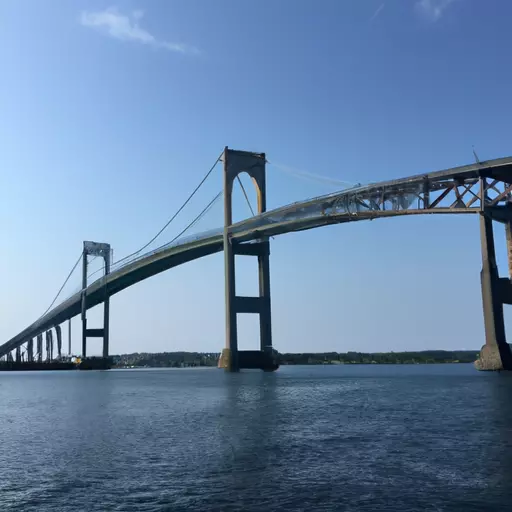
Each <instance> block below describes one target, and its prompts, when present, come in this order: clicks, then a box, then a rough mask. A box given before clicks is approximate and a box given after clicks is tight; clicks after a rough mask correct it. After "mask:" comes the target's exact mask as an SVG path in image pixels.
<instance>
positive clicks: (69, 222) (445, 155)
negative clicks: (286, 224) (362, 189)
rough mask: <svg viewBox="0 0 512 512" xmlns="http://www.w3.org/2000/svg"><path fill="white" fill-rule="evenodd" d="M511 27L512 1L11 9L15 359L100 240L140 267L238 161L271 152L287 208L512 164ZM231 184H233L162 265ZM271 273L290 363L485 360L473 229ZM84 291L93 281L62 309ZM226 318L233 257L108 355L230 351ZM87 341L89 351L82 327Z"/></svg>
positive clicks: (136, 306) (157, 309) (406, 231)
mask: <svg viewBox="0 0 512 512" xmlns="http://www.w3.org/2000/svg"><path fill="white" fill-rule="evenodd" d="M511 19H512V4H511V3H510V2H508V1H507V0H487V1H483V0H385V1H382V0H375V1H374V0H365V1H360V0H357V1H356V0H353V1H349V0H346V1H340V0H332V1H331V0H321V1H315V2H313V1H306V0H280V1H279V2H276V1H274V0H260V1H259V2H241V1H235V0H216V1H215V2H209V1H206V0H202V1H199V0H176V1H174V0H169V1H164V0H153V1H151V2H149V1H147V2H143V1H142V0H137V1H135V0H134V1H118V2H117V3H110V2H104V1H100V0H91V1H87V2H86V1H79V0H76V1H67V0H54V1H52V2H37V1H35V0H32V1H26V0H18V1H16V2H14V1H11V2H9V1H6V0H4V1H0V77H1V78H0V194H1V197H0V233H1V235H2V245H3V247H2V250H1V251H0V269H1V270H0V272H1V280H0V282H1V288H0V310H1V316H0V342H2V343H3V342H4V341H7V340H8V339H9V338H11V337H12V336H14V335H16V334H17V333H18V332H20V331H21V330H22V329H24V328H25V327H27V326H28V325H29V324H30V323H32V322H33V321H34V320H36V319H37V318H38V317H39V316H40V315H41V314H42V313H43V312H44V311H45V310H46V308H47V307H48V305H49V304H50V303H51V301H52V299H53V298H54V296H55V294H56V293H57V291H58V289H59V287H60V286H61V284H62V282H63V281H64V279H65V277H66V275H67V274H68V272H69V270H70V269H71V267H72V266H73V264H74V262H75V261H76V259H77V258H78V256H79V255H80V252H81V250H82V243H83V240H94V241H99V242H108V243H110V244H111V245H112V247H113V250H114V259H119V258H121V257H123V256H125V255H127V254H129V253H131V252H133V251H135V250H137V249H138V248H140V247H141V246H143V245H144V244H145V243H146V242H147V241H148V240H150V239H151V238H152V237H153V235H154V234H155V233H156V232H158V230H159V229H160V228H161V227H162V226H163V225H164V224H165V222H166V221H167V220H168V219H169V218H170V217H171V216H172V215H173V213H174V212H175V211H176V209H177V208H179V206H181V204H182V203H183V201H184V200H185V199H186V198H187V196H188V195H189V194H190V192H191V191H192V190H193V189H194V187H195V186H196V185H197V183H198V182H199V180H201V179H202V177H203V176H204V175H205V173H206V172H207V171H208V169H209V168H210V167H211V166H212V164H213V163H214V162H215V160H216V158H217V157H218V156H219V154H220V152H221V151H222V150H223V148H224V147H225V146H229V147H231V148H235V149H243V150H249V151H259V152H265V153H266V155H267V158H268V161H269V164H268V167H267V173H268V178H267V180H268V184H267V187H268V207H269V208H273V207H277V206H280V205H282V204H286V203H288V202H291V201H296V200H299V199H304V198H307V197H311V196H313V195H318V194H322V193H327V192H332V191H334V190H336V189H338V188H340V186H339V185H336V182H348V183H369V182H374V181H379V180H387V179H392V178H400V177H404V176H408V175H411V174H417V173H422V172H428V171H434V170H441V169H446V168H450V167H453V166H457V165H464V164H467V163H471V162H473V159H474V157H473V152H472V151H473V146H474V148H475V150H476V152H477V154H478V156H479V157H480V159H481V160H483V159H491V158H498V157H502V156H509V155H511V154H512V143H511V137H510V136H511V128H510V118H511V117H512V100H511V96H510V83H511V82H512V68H511V66H510V50H511V43H512V38H511V36H510V30H509V23H510V20H511ZM286 169H294V170H297V171H301V172H304V173H311V174H315V175H319V176H322V177H325V178H327V179H326V180H324V182H321V181H320V180H310V179H306V178H305V177H303V178H299V176H297V173H295V175H294V174H292V173H290V172H284V170H286ZM328 180H330V181H328ZM221 188H222V175H221V167H220V166H217V167H216V169H215V170H214V172H213V173H212V176H211V177H210V178H209V179H208V180H207V182H206V183H205V185H204V186H203V187H202V188H201V190H200V192H199V193H198V194H197V196H195V197H194V199H193V200H192V201H191V203H190V204H189V205H188V206H187V208H186V209H185V210H184V211H183V213H182V215H180V217H178V219H177V220H176V221H175V222H173V223H172V224H171V225H170V226H169V227H168V228H167V230H165V231H164V233H163V234H162V235H161V236H160V237H159V238H158V239H157V241H156V242H155V244H153V245H152V246H151V247H156V246H158V245H161V244H163V243H165V242H167V241H169V240H171V239H172V238H173V237H174V236H176V234H178V233H179V232H180V230H181V229H182V228H183V227H184V226H185V225H186V224H187V223H188V222H190V220H192V219H193V218H194V217H195V216H196V215H197V213H199V211H200V210H201V209H202V208H203V207H204V206H205V205H206V204H207V203H208V201H210V199H211V198H212V197H213V196H214V195H215V194H216V193H217V192H218V191H219V190H221ZM247 189H248V192H249V197H250V199H251V200H252V201H253V203H254V197H255V193H254V191H253V190H252V189H251V186H250V183H247ZM222 215H223V213H222V205H221V204H220V203H219V204H216V205H215V207H214V208H212V210H211V212H209V214H208V216H207V217H206V218H205V219H204V220H203V221H201V222H200V223H199V225H198V226H197V227H196V230H202V229H211V228H214V227H217V226H222V222H223V217H222ZM248 215H249V211H248V208H247V206H246V205H245V204H244V203H243V196H242V195H241V192H240V190H238V191H237V197H236V198H235V219H242V218H244V217H247V216H248ZM495 232H496V239H497V251H498V256H499V263H500V265H501V272H502V275H507V267H506V256H505V247H504V232H503V228H502V227H501V226H499V225H498V226H495ZM97 264H98V261H95V262H93V263H92V265H91V269H94V268H97V267H94V265H97ZM270 265H271V290H272V315H273V341H274V346H275V347H276V348H277V349H278V350H279V351H281V352H307V351H331V350H332V351H339V352H345V351H348V350H356V351H389V350H394V351H399V350H424V349H479V348H480V347H481V345H482V344H483V343H484V330H483V317H482V308H481V296H480V278H479V273H480V268H481V256H480V241H479V230H478V218H477V216H476V215H475V216H460V217H459V216H425V217H422V216H413V217H412V218H395V219H383V220H377V221H373V222H358V223H354V224H348V225H340V226H331V227H326V228H321V229H316V230H311V231H307V232H302V233H295V234H287V235H283V236H280V237H276V238H275V239H274V240H272V242H271V262H270ZM237 279H238V280H237V291H238V293H240V294H244V295H254V294H256V293H257V274H256V262H255V261H251V259H250V258H245V259H241V261H238V259H237ZM79 286H80V273H79V272H78V271H77V272H75V273H74V274H73V276H72V278H71V279H70V282H69V284H68V286H67V287H66V289H65V290H64V292H63V296H66V294H68V295H69V293H71V292H73V291H74V290H75V289H77V288H78V287H79ZM239 317H240V318H239V346H240V348H242V349H250V348H257V347H258V346H259V340H258V337H259V331H258V327H257V326H258V323H257V322H258V320H257V317H256V316H254V315H239ZM506 318H507V325H508V327H509V331H510V327H511V326H512V315H511V313H510V312H508V311H506ZM89 319H90V320H89V325H90V326H91V327H99V326H101V311H99V310H97V308H96V309H95V310H92V311H91V312H90V315H89ZM224 322H225V314H224V268H223V258H222V254H217V255H214V256H210V257H208V258H204V259H201V260H197V261H194V262H191V263H188V264H186V265H183V266H181V267H178V268H175V269H171V270H169V271H167V272H165V273H162V274H159V275H157V276H155V277H152V278H151V279H148V280H146V281H144V282H142V283H139V284H137V285H135V286H133V287H131V288H129V289H127V290H125V291H123V292H122V293H120V294H118V295H116V296H114V297H113V298H112V300H111V324H110V336H111V353H127V352H136V351H138V352H142V351H152V352H156V351H177V350H187V351H215V352H217V351H220V350H221V349H222V347H223V346H224V343H225V341H224V336H225V332H224ZM65 332H66V331H65ZM72 333H73V335H72V339H73V351H74V352H75V353H78V352H79V350H80V348H79V343H80V342H79V339H80V324H79V319H78V318H75V319H74V320H73V322H72ZM65 340H66V338H65ZM509 341H512V338H511V339H510V340H509ZM100 345H101V341H100V340H94V339H93V340H90V342H89V352H90V353H91V354H99V353H100V352H101V346H100Z"/></svg>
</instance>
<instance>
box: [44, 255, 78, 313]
mask: <svg viewBox="0 0 512 512" xmlns="http://www.w3.org/2000/svg"><path fill="white" fill-rule="evenodd" d="M83 255H84V251H82V252H81V253H80V256H79V257H78V259H77V260H76V263H75V264H74V265H73V268H72V269H71V271H70V272H69V274H68V277H66V280H65V281H64V283H63V285H62V286H61V287H60V289H59V291H58V292H57V295H55V298H54V299H53V300H52V303H51V304H50V305H49V306H48V308H47V309H46V311H45V312H44V313H43V314H42V315H41V316H40V317H39V318H42V317H43V316H44V315H46V313H48V311H50V309H51V308H52V306H53V305H54V304H55V301H56V300H57V299H58V298H59V295H60V293H61V292H62V290H63V289H64V286H66V284H67V282H68V281H69V278H70V277H71V276H72V274H73V272H74V271H75V269H76V267H77V266H78V264H79V263H80V260H81V259H82V257H83Z"/></svg>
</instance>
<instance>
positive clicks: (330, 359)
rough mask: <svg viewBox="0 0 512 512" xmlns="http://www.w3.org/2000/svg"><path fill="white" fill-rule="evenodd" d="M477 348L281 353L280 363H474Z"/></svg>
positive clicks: (476, 356)
mask: <svg viewBox="0 0 512 512" xmlns="http://www.w3.org/2000/svg"><path fill="white" fill-rule="evenodd" d="M477 358H478V352H477V351H476V350H455V351H452V350H425V351H421V352H376V353H365V352H346V353H338V352H325V353H321V354H315V353H304V354H280V355H279V361H280V364H282V365H284V364H439V363H472V362H474V361H475V360H476V359H477Z"/></svg>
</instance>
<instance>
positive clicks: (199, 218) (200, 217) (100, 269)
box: [88, 190, 223, 278]
mask: <svg viewBox="0 0 512 512" xmlns="http://www.w3.org/2000/svg"><path fill="white" fill-rule="evenodd" d="M222 193H223V191H222V190H221V191H220V192H219V193H218V194H217V195H216V196H215V197H214V198H213V199H212V200H211V201H210V202H209V203H208V204H207V205H206V206H205V207H204V208H203V210H201V212H200V213H199V214H198V215H197V217H196V218H195V219H194V220H193V221H192V222H190V224H188V225H187V227H186V228H185V229H183V230H182V231H180V233H178V235H176V236H175V237H174V238H173V239H172V240H171V241H170V242H166V243H165V244H163V245H160V246H159V247H157V248H156V249H154V252H156V251H158V250H160V249H162V248H163V247H166V246H168V245H170V244H172V243H173V242H175V241H176V240H178V238H180V237H181V236H182V235H184V234H185V233H186V232H187V231H188V230H189V229H190V228H192V227H193V226H194V225H195V224H196V223H197V222H199V221H200V220H201V219H202V218H203V217H204V216H205V215H206V214H207V213H208V211H209V210H210V209H211V207H212V206H213V205H214V204H215V203H216V202H217V201H218V199H219V198H220V197H221V196H222ZM136 259H137V258H132V259H131V260H128V261H126V262H125V263H124V265H122V266H125V265H128V264H130V263H132V262H134V261H135V260H136ZM124 260H126V258H123V260H119V261H116V263H115V265H116V266H117V264H118V263H119V262H120V261H124ZM104 268H105V267H104V266H103V267H101V268H99V269H98V270H95V271H94V272H93V273H92V274H90V275H89V276H88V278H89V277H92V276H93V275H95V274H97V273H98V272H101V271H102V270H103V269H104Z"/></svg>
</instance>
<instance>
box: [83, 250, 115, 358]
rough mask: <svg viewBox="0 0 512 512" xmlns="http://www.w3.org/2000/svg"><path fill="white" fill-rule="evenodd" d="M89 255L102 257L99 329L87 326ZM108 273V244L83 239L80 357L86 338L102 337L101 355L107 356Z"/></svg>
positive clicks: (84, 348) (108, 315)
mask: <svg viewBox="0 0 512 512" xmlns="http://www.w3.org/2000/svg"><path fill="white" fill-rule="evenodd" d="M89 256H97V257H101V258H103V261H104V263H105V264H104V273H103V281H104V283H103V293H104V297H103V327H102V328H99V329H88V328H87V292H86V290H87V265H88V258H89ZM109 273H110V245H109V244H104V243H97V242H86V241H84V250H83V254H82V315H81V316H82V357H86V356H87V338H103V357H105V358H106V357H108V342H109V323H110V322H109V320H110V296H109V294H108V290H107V275H108V274H109Z"/></svg>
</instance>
